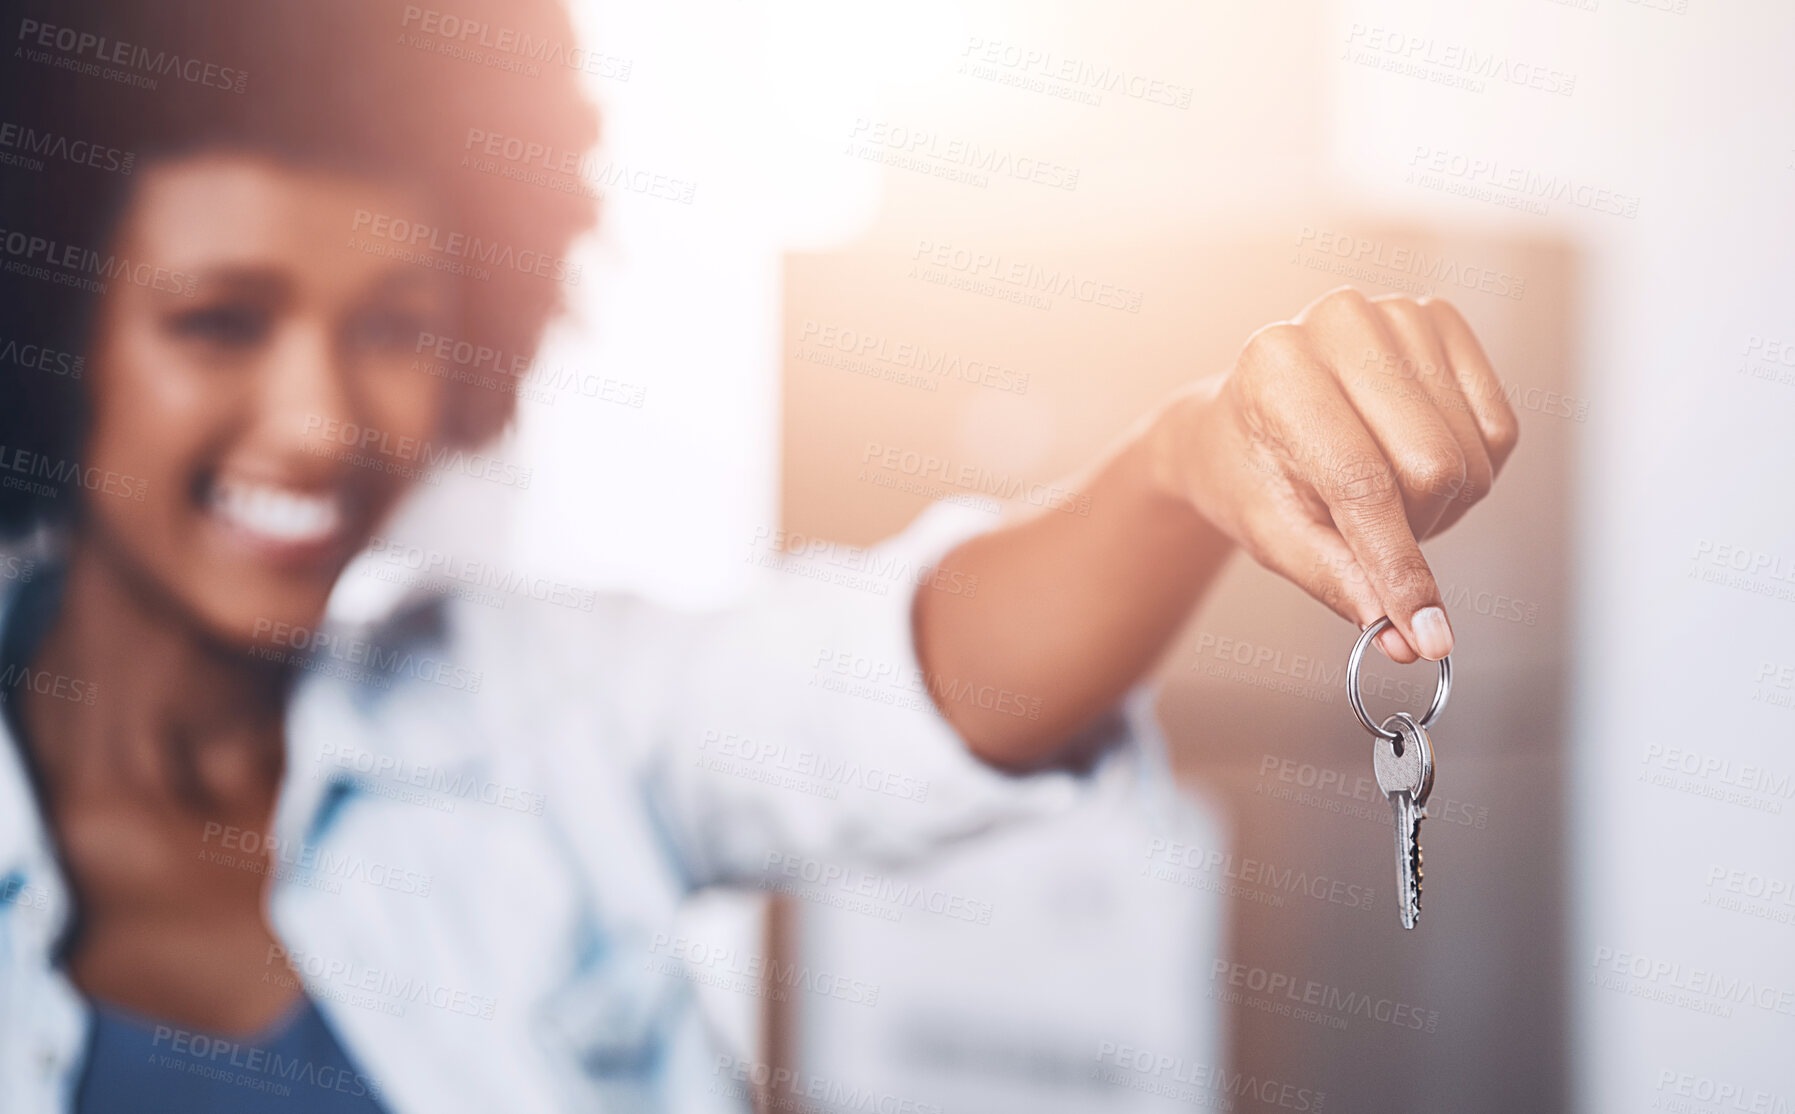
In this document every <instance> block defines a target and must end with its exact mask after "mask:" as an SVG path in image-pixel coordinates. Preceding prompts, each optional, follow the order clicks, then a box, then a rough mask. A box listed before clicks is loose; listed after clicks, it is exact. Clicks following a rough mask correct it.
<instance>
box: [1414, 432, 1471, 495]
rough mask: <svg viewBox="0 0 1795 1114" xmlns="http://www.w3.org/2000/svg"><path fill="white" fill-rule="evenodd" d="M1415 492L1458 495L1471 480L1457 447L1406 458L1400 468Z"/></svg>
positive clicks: (1439, 449) (1426, 450) (1425, 452)
mask: <svg viewBox="0 0 1795 1114" xmlns="http://www.w3.org/2000/svg"><path fill="white" fill-rule="evenodd" d="M1398 468H1399V470H1400V472H1401V474H1402V478H1403V479H1404V480H1405V481H1407V483H1406V486H1408V487H1409V488H1410V489H1411V490H1413V491H1419V492H1423V493H1425V494H1429V495H1445V496H1453V495H1457V494H1458V493H1459V492H1460V491H1461V490H1462V489H1463V488H1464V486H1465V481H1466V479H1467V478H1468V470H1467V465H1466V463H1465V454H1464V453H1462V452H1460V451H1459V449H1458V446H1456V445H1454V446H1452V447H1451V448H1447V447H1446V446H1444V445H1440V446H1434V447H1431V448H1428V449H1424V450H1421V451H1419V452H1415V453H1412V454H1410V455H1409V456H1408V457H1406V458H1405V459H1404V460H1403V462H1402V463H1401V464H1400V465H1399V466H1398Z"/></svg>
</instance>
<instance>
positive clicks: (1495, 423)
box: [1489, 401, 1521, 456]
mask: <svg viewBox="0 0 1795 1114" xmlns="http://www.w3.org/2000/svg"><path fill="white" fill-rule="evenodd" d="M1489 427H1490V428H1489V438H1490V447H1491V448H1493V449H1495V450H1496V451H1497V452H1498V453H1501V454H1503V455H1505V456H1506V455H1507V454H1508V453H1509V452H1510V451H1511V450H1513V449H1514V447H1515V443H1516V442H1518V441H1520V439H1521V420H1520V419H1519V418H1517V417H1516V416H1515V412H1514V407H1512V406H1510V405H1508V403H1507V401H1504V402H1503V403H1502V405H1501V406H1498V407H1496V410H1495V413H1493V414H1491V415H1490V418H1489Z"/></svg>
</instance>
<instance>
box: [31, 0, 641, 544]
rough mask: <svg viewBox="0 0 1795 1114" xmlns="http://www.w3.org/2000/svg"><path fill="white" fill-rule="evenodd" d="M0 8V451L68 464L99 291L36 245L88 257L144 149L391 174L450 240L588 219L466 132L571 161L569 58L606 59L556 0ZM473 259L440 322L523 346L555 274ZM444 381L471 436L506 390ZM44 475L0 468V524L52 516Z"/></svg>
mask: <svg viewBox="0 0 1795 1114" xmlns="http://www.w3.org/2000/svg"><path fill="white" fill-rule="evenodd" d="M440 3H446V4H450V5H453V7H452V8H450V7H436V6H433V5H436V4H440ZM0 13H4V14H3V16H0V18H3V20H4V22H0V33H4V34H5V36H6V39H7V40H10V42H7V49H6V50H5V51H4V53H3V54H0V106H3V107H0V454H5V457H6V458H7V459H8V460H17V459H20V458H19V457H17V456H16V455H15V454H17V453H20V452H25V453H31V454H41V455H42V456H43V457H46V458H48V459H49V460H50V461H58V462H69V461H78V460H79V455H80V451H81V446H82V442H83V429H84V425H85V422H84V412H85V409H86V407H85V398H84V378H83V371H84V370H85V369H84V362H85V353H86V352H87V350H88V333H89V329H90V325H91V319H92V311H93V308H94V304H95V301H96V299H97V297H98V295H96V294H94V293H90V292H87V291H84V290H82V289H79V288H77V287H72V286H70V285H62V284H59V283H58V282H57V281H54V279H56V278H57V277H58V276H56V275H54V274H52V273H51V269H48V268H45V267H43V266H40V265H39V264H40V263H41V262H42V259H41V252H42V251H43V250H44V249H43V248H42V247H41V245H42V244H46V243H48V244H56V245H65V246H75V247H79V248H81V249H85V250H92V251H95V252H99V253H102V254H103V253H104V252H105V251H106V246H107V245H108V244H109V243H110V242H111V241H112V239H113V237H114V234H115V232H116V224H117V221H118V219H119V216H120V214H121V213H122V211H123V210H124V208H125V205H126V203H127V202H128V201H129V199H130V196H131V189H132V185H133V182H134V181H135V180H136V176H137V175H139V174H141V173H142V171H143V169H144V167H145V166H146V165H147V164H150V163H153V162H155V161H156V160H158V159H166V158H171V157H179V156H182V155H187V154H194V153H200V152H209V151H216V150H226V151H238V150H240V151H246V152H251V153H258V154H265V155H267V156H269V157H272V158H275V159H278V160H280V161H283V162H287V163H290V164H294V165H298V166H304V167H322V168H326V169H333V170H342V171H350V172H355V173H366V174H370V175H376V176H381V177H395V176H396V177H398V178H401V179H402V180H405V181H407V182H410V183H415V184H418V185H421V186H422V187H423V188H425V189H426V190H428V191H429V193H430V195H431V197H432V198H433V200H434V201H435V202H436V203H437V204H439V205H441V206H442V207H443V209H444V210H445V211H446V213H447V214H448V217H447V219H448V220H452V221H453V222H454V224H453V227H454V228H455V229H456V230H457V231H461V232H464V233H465V234H466V235H467V236H468V237H470V238H473V237H478V238H480V239H481V241H482V242H484V243H488V244H495V243H496V244H502V245H509V246H511V248H512V249H513V250H515V251H518V252H526V251H527V252H532V253H536V254H537V255H538V256H546V257H550V258H557V259H558V258H560V257H564V256H565V254H566V251H567V248H568V246H569V244H570V243H571V242H572V241H573V239H574V238H575V236H577V235H578V234H579V233H580V232H582V231H584V230H585V229H587V228H588V227H590V226H591V225H592V224H593V223H594V221H595V220H596V216H597V212H596V210H597V205H596V203H595V201H594V200H593V198H592V191H591V190H590V189H587V188H543V184H542V181H541V178H540V176H536V177H535V178H534V179H533V180H532V179H527V178H523V177H519V176H508V175H506V174H503V173H494V172H493V171H494V170H495V169H500V170H502V169H506V167H504V166H503V165H502V164H499V165H496V166H495V164H494V162H493V161H492V160H490V159H485V158H483V156H484V155H485V154H489V153H490V151H482V150H481V147H482V146H483V144H479V143H471V142H470V139H471V138H472V137H473V136H474V135H475V134H479V135H481V136H482V137H485V136H502V137H506V138H507V139H509V140H511V141H513V142H515V141H518V140H521V141H523V142H525V143H529V144H535V145H538V148H537V149H544V150H548V151H552V152H556V153H557V154H559V155H562V156H564V157H572V158H574V159H577V158H578V157H579V156H580V155H581V154H582V153H584V152H586V151H588V150H589V149H590V148H591V147H592V146H593V145H594V144H595V143H596V142H597V140H598V114H597V110H596V109H595V108H594V106H593V105H592V104H591V103H590V102H589V101H588V100H587V98H586V97H585V95H584V94H583V92H582V90H581V74H582V72H585V71H592V72H600V70H599V69H598V67H600V66H602V65H605V64H609V62H610V60H609V59H608V57H607V56H604V55H602V54H599V53H597V52H593V51H589V50H587V49H586V48H585V47H584V46H583V45H582V44H580V42H579V41H578V40H577V39H576V37H575V34H574V30H573V27H572V24H571V22H570V20H569V18H568V16H567V13H566V12H565V11H564V10H563V9H562V7H561V5H560V3H559V0H421V2H420V3H416V4H408V3H403V2H400V0H257V2H247V0H155V2H154V3H145V2H143V0H3V2H0ZM474 129H477V133H476V132H475V131H474ZM506 153H507V154H509V152H508V151H507V152H506ZM470 161H471V162H474V163H483V168H482V167H481V166H470V165H469V163H470ZM575 186H576V187H577V186H579V184H578V183H575ZM34 244H35V245H38V246H37V247H35V248H34ZM488 275H489V277H488V278H487V279H486V281H480V282H478V283H477V289H467V290H465V291H464V296H463V297H462V298H461V299H460V304H461V306H462V307H463V308H462V313H463V318H462V320H461V322H460V328H459V338H460V339H463V340H466V341H469V342H471V343H473V344H475V345H480V346H485V347H487V348H490V349H491V350H494V351H498V352H503V353H507V354H517V355H521V356H523V357H525V358H527V357H528V356H529V355H531V354H533V352H534V351H535V348H536V344H537V342H538V340H539V339H540V337H541V334H542V330H543V327H544V326H545V325H546V324H547V323H548V321H549V320H550V318H551V317H553V316H554V314H555V313H556V312H557V311H558V310H559V309H560V308H561V285H560V284H559V283H558V282H556V281H554V277H553V276H550V277H543V276H542V275H541V274H539V273H533V272H532V270H531V269H529V268H521V267H520V268H506V267H497V266H495V267H492V268H490V269H489V270H488ZM457 281H460V282H462V283H464V284H467V285H469V286H470V287H471V286H474V285H476V284H475V280H474V279H472V278H461V279H459V280H457ZM488 382H490V380H489V381H488ZM452 399H453V401H452V403H451V406H450V413H449V417H448V424H449V428H448V429H446V430H444V434H445V436H447V437H449V438H452V439H456V440H460V441H463V442H470V441H476V440H479V439H482V438H484V437H486V436H489V435H491V434H492V433H495V432H496V431H497V430H498V429H499V428H501V427H502V426H503V424H504V423H505V422H506V421H507V420H508V418H509V416H510V413H511V409H512V405H513V403H514V399H515V396H514V395H513V394H512V393H511V392H510V391H507V390H492V389H489V388H488V387H475V386H472V385H467V384H458V385H457V386H456V387H455V388H454V394H453V395H452ZM33 459H35V458H33ZM9 467H11V465H9ZM33 479H34V480H35V481H39V482H43V481H45V480H47V479H49V477H46V476H44V475H42V474H38V475H34V476H33ZM58 486H60V487H61V488H62V489H63V490H62V491H58V493H57V496H56V497H55V498H50V499H46V498H43V497H42V496H41V495H37V496H33V495H31V494H27V493H26V491H24V490H19V489H17V485H15V486H14V487H6V486H0V534H17V533H21V532H23V531H26V530H28V529H30V528H31V527H32V526H34V525H35V524H37V523H39V522H41V521H45V520H46V519H48V518H50V517H51V516H52V515H53V514H59V513H66V511H67V510H68V508H69V505H70V503H71V502H72V500H73V499H74V498H76V497H78V496H79V494H80V493H79V490H78V484H76V483H74V482H64V483H62V484H60V485H58ZM40 490H41V489H40ZM64 492H68V493H69V494H68V496H67V497H65V495H64Z"/></svg>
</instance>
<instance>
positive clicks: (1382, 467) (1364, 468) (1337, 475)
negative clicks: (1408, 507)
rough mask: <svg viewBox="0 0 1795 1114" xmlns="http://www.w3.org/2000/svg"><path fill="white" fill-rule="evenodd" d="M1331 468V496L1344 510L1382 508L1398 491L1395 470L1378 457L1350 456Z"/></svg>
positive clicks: (1394, 499) (1396, 497)
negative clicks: (1332, 495) (1332, 473)
mask: <svg viewBox="0 0 1795 1114" xmlns="http://www.w3.org/2000/svg"><path fill="white" fill-rule="evenodd" d="M1333 471H1334V475H1333V494H1334V500H1335V502H1336V503H1338V504H1339V505H1340V506H1341V507H1343V508H1345V509H1347V510H1352V511H1360V512H1363V511H1367V510H1371V509H1373V508H1380V509H1381V508H1383V507H1386V506H1388V505H1390V504H1391V503H1393V502H1395V501H1396V500H1397V499H1398V498H1399V497H1400V495H1401V489H1400V487H1399V485H1398V483H1397V480H1396V474H1395V473H1394V472H1392V471H1391V470H1390V466H1389V464H1387V463H1386V462H1384V461H1383V460H1381V459H1379V458H1377V457H1372V456H1362V457H1352V458H1349V459H1347V460H1343V461H1340V462H1338V463H1336V464H1335V465H1334V470H1333Z"/></svg>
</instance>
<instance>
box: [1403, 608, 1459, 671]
mask: <svg viewBox="0 0 1795 1114" xmlns="http://www.w3.org/2000/svg"><path fill="white" fill-rule="evenodd" d="M1409 627H1410V629H1412V630H1413V631H1414V632H1415V641H1416V642H1419V643H1420V645H1419V646H1416V647H1415V649H1417V650H1420V651H1421V656H1422V657H1424V658H1426V659H1427V660H1428V661H1439V660H1440V659H1441V658H1443V657H1445V656H1446V655H1447V654H1450V653H1451V652H1452V627H1451V625H1450V624H1448V623H1447V622H1446V613H1445V612H1444V611H1442V610H1440V609H1439V608H1437V607H1424V608H1422V609H1421V610H1419V611H1417V612H1415V615H1414V617H1413V618H1411V619H1410V620H1409Z"/></svg>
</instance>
